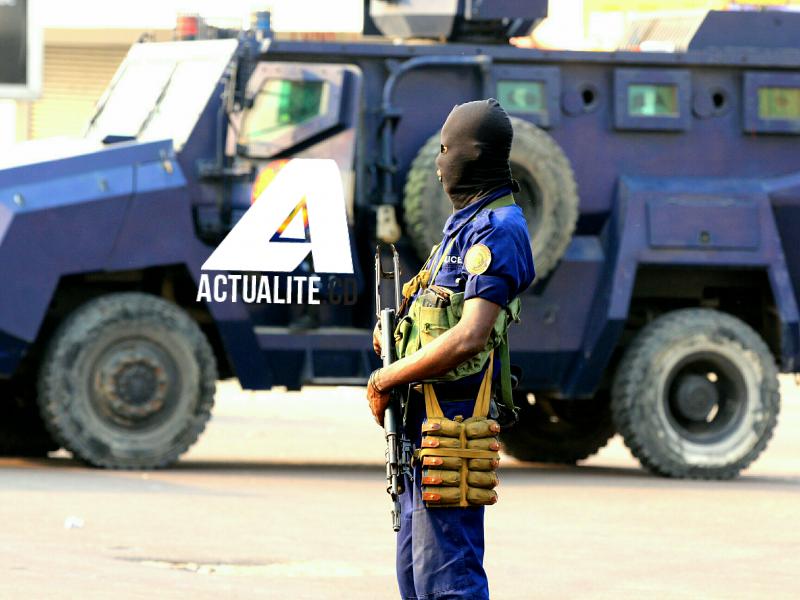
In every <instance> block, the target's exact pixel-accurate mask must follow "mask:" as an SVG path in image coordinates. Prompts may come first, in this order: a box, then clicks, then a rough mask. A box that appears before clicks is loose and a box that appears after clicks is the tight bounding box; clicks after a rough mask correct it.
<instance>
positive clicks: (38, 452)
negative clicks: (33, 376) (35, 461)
mask: <svg viewBox="0 0 800 600" xmlns="http://www.w3.org/2000/svg"><path fill="white" fill-rule="evenodd" d="M35 392H36V385H35V384H34V383H32V382H26V383H25V384H20V385H17V382H15V381H0V402H1V403H2V404H0V456H25V457H39V456H46V455H47V453H48V452H52V451H53V450H58V449H59V447H60V446H59V444H58V443H57V442H56V441H55V440H53V438H52V436H51V435H50V433H48V431H47V429H46V428H45V426H44V423H43V422H42V417H41V416H40V415H39V410H38V408H37V406H36V400H35V399H34V396H35Z"/></svg>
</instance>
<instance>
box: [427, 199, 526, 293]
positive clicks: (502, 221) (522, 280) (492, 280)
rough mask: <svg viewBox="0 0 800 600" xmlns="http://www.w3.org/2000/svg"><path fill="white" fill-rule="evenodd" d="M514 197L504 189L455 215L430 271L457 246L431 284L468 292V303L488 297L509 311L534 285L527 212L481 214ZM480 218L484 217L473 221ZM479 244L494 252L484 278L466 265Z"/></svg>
mask: <svg viewBox="0 0 800 600" xmlns="http://www.w3.org/2000/svg"><path fill="white" fill-rule="evenodd" d="M510 193H511V192H510V190H509V189H508V188H503V189H501V190H498V191H497V192H495V193H493V194H490V195H489V196H487V197H486V198H482V199H481V200H478V201H477V202H473V203H472V204H468V205H467V206H465V207H464V208H462V209H460V210H457V211H455V212H454V213H453V214H452V215H450V218H449V219H447V222H446V223H445V225H444V230H443V234H444V238H443V240H442V244H441V246H440V247H439V250H437V252H436V255H435V256H434V257H433V260H432V261H431V269H434V268H435V266H436V265H437V264H438V263H439V259H440V258H441V255H442V253H443V252H444V251H445V250H446V249H447V247H448V245H449V244H450V241H451V240H452V239H453V237H454V236H455V241H454V242H453V245H452V246H451V247H450V250H449V251H448V253H447V256H445V257H444V263H442V268H441V269H440V271H439V273H438V274H437V275H436V279H435V281H432V282H431V283H432V284H434V283H435V284H437V285H441V286H444V287H447V288H450V289H452V290H454V291H456V292H464V300H469V299H470V298H484V299H486V300H489V301H491V302H494V303H495V304H498V305H499V306H501V307H505V306H506V305H508V303H509V302H510V301H511V300H513V299H514V298H515V297H516V296H518V295H519V294H521V293H522V292H523V291H524V290H525V289H526V288H527V287H528V286H529V285H530V284H531V283H532V282H533V279H534V277H535V275H536V273H535V271H534V267H533V255H532V254H531V240H530V237H529V235H528V226H527V223H526V222H525V216H524V215H523V213H522V209H521V208H520V207H519V206H502V207H500V208H495V209H493V210H482V209H483V208H484V207H485V206H486V205H487V204H489V203H491V202H492V201H494V200H497V199H498V198H502V197H503V196H507V195H509V194H510ZM476 213H479V214H478V215H477V216H475V218H472V217H473V215H475V214H476ZM470 219H472V220H471V221H470ZM475 244H483V245H484V246H486V247H487V248H488V249H489V251H490V252H491V262H490V263H489V268H488V269H487V270H486V271H485V272H484V273H481V274H480V275H474V274H472V273H470V272H469V271H467V268H466V265H465V264H464V256H465V255H466V253H467V251H468V250H469V249H470V248H471V247H472V246H474V245H475Z"/></svg>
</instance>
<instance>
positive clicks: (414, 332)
mask: <svg viewBox="0 0 800 600" xmlns="http://www.w3.org/2000/svg"><path fill="white" fill-rule="evenodd" d="M428 294H434V292H433V291H431V290H424V291H423V292H421V293H420V294H419V295H418V296H417V298H416V299H415V300H414V302H413V303H412V304H411V306H410V308H409V311H408V314H407V315H406V316H404V317H403V318H402V319H401V320H400V322H399V323H398V324H397V327H396V328H395V350H396V351H397V357H398V358H403V357H404V356H408V355H409V354H413V353H414V352H416V351H417V350H419V349H420V348H421V347H422V346H424V345H425V344H428V343H430V342H431V341H432V340H434V339H436V338H437V337H439V336H440V335H441V334H443V333H444V332H445V331H447V330H449V329H452V328H453V327H455V325H456V324H457V323H458V322H459V320H461V315H462V314H463V312H464V292H454V293H451V294H450V304H449V305H447V306H432V304H435V300H434V299H433V298H428V297H427V296H426V295H428ZM520 307H521V303H520V301H519V298H514V300H512V301H511V302H510V303H509V304H508V306H507V307H506V309H505V310H503V311H502V312H501V313H500V314H499V315H498V317H497V320H496V321H495V325H494V328H493V329H492V332H491V334H490V335H489V340H488V341H487V343H486V346H485V347H484V349H483V350H481V351H480V352H479V353H478V354H476V355H475V356H473V357H472V358H470V359H468V360H466V361H464V362H463V363H461V364H460V365H458V366H457V367H456V368H455V369H453V370H451V371H448V372H447V373H445V374H444V375H441V376H439V377H437V378H436V379H432V380H429V381H456V380H458V379H463V378H464V377H468V376H470V375H474V374H475V373H479V372H480V371H481V370H482V369H483V367H484V365H485V364H486V361H487V360H488V358H489V354H490V353H491V352H492V351H493V350H494V349H495V348H496V347H498V346H499V345H500V344H501V343H502V341H503V337H504V336H505V332H506V330H507V329H508V325H509V323H510V322H511V321H518V320H519V312H520Z"/></svg>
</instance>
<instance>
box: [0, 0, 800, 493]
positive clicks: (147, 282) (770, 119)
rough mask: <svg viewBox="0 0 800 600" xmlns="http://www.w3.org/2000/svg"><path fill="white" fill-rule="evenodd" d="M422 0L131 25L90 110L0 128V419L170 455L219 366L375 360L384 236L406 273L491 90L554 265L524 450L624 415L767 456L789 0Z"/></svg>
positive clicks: (662, 459) (676, 462)
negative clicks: (638, 18) (640, 19)
mask: <svg viewBox="0 0 800 600" xmlns="http://www.w3.org/2000/svg"><path fill="white" fill-rule="evenodd" d="M521 4H525V7H524V9H520V8H519V6H518V5H521ZM416 6H417V3H414V2H412V3H397V2H389V1H381V0H375V1H374V2H373V3H372V17H373V21H374V25H375V26H377V27H378V28H379V29H380V31H382V32H383V34H384V35H383V36H365V37H364V40H363V41H358V42H347V43H343V42H337V41H296V40H280V39H274V38H272V37H271V36H270V35H268V34H267V35H259V33H258V32H251V33H247V34H240V35H238V36H237V37H236V38H233V39H214V40H194V41H180V42H171V43H163V44H156V43H142V44H137V45H135V46H134V47H133V48H132V49H131V51H130V53H129V55H128V57H127V59H126V60H125V61H124V63H123V64H122V66H121V67H120V69H119V71H118V73H117V74H116V76H115V77H114V79H113V81H112V83H111V85H110V87H109V89H108V91H107V92H106V93H105V95H104V96H103V97H102V98H101V100H100V102H99V103H98V108H97V113H96V115H95V116H94V118H93V119H92V121H91V123H89V125H88V127H87V129H86V134H85V136H84V137H83V138H82V139H78V140H71V141H61V140H45V141H36V142H29V143H26V144H23V145H21V146H20V147H19V148H16V149H14V150H13V151H11V152H9V153H7V154H6V155H5V156H3V157H2V159H0V163H1V164H0V401H2V404H0V414H2V419H0V450H2V451H3V452H4V453H15V454H41V453H43V452H46V451H48V450H51V449H54V448H58V447H64V448H66V449H68V450H69V451H71V452H72V453H73V454H74V455H75V456H76V457H78V458H80V459H82V460H84V461H86V462H88V463H90V464H93V465H97V466H102V467H112V468H154V467H162V466H165V465H169V464H171V463H173V462H174V461H175V460H177V459H178V457H179V456H180V454H181V453H182V452H184V451H185V450H186V449H187V448H188V447H189V446H190V445H191V444H192V443H193V442H194V441H195V440H196V439H197V437H198V436H199V434H200V433H201V432H202V430H203V428H204V426H205V424H206V422H207V420H208V419H209V416H210V413H211V409H212V405H213V398H214V389H215V381H216V380H217V379H219V378H226V377H237V378H238V380H239V381H240V383H241V385H242V386H243V387H244V388H246V389H269V388H270V387H272V386H286V387H287V388H289V389H299V388H300V387H301V386H303V385H342V384H345V385H360V384H363V383H365V382H366V378H367V376H368V374H369V373H370V371H371V370H372V369H373V368H375V367H376V366H377V365H378V359H377V357H375V356H374V355H373V353H372V349H371V343H370V340H371V331H372V326H373V323H374V318H375V313H374V305H373V301H374V297H373V292H374V291H373V289H372V284H371V281H372V278H371V271H372V260H373V253H374V248H375V243H376V241H378V240H382V241H390V242H396V245H397V247H398V249H399V252H400V255H401V262H402V268H403V270H404V272H405V274H406V275H407V276H410V275H412V274H413V273H415V272H416V270H417V269H418V268H419V266H420V263H421V261H422V260H423V259H424V258H425V257H426V256H427V254H428V252H429V250H430V247H431V245H432V244H434V243H435V242H437V241H438V240H439V238H440V235H441V228H442V225H443V223H444V221H445V219H446V218H447V216H448V210H449V203H448V202H447V200H446V197H445V196H444V193H443V191H442V189H441V186H440V184H439V183H438V181H437V178H436V175H435V167H434V158H435V157H436V154H437V152H438V151H439V141H438V127H439V126H440V124H441V123H442V122H443V121H444V119H445V117H446V116H447V114H448V112H449V111H450V109H451V108H452V107H453V105H454V104H457V103H461V102H465V101H469V100H473V99H476V98H483V97H488V96H494V97H496V98H498V99H499V100H500V102H501V103H502V104H503V106H504V107H505V108H506V110H507V111H508V112H509V114H510V115H511V116H512V118H513V123H514V128H515V140H514V147H513V149H512V155H511V161H512V167H513V172H514V175H515V177H516V179H518V180H519V182H520V184H521V188H522V191H521V193H520V194H519V195H518V196H517V202H518V203H519V204H520V205H521V206H522V207H523V209H524V211H525V213H526V215H527V218H528V222H529V227H530V233H531V239H532V247H533V253H534V258H535V261H536V267H537V281H536V282H535V284H534V285H533V286H532V288H531V289H530V290H529V291H528V292H527V293H526V294H525V295H524V297H523V298H522V303H523V311H522V317H523V320H522V323H521V325H518V326H515V327H513V328H512V329H511V333H510V335H511V337H510V345H511V349H512V355H511V356H512V362H513V371H514V375H515V378H516V381H517V386H516V390H515V394H516V396H515V399H516V402H517V404H518V405H519V407H520V409H521V421H520V423H519V424H518V425H517V426H516V427H514V428H512V429H509V430H508V431H507V432H505V433H504V435H503V441H504V444H505V449H506V452H508V453H509V454H511V455H513V456H515V457H517V458H519V459H521V460H530V461H541V462H565V463H571V462H575V461H578V460H581V459H583V458H585V457H587V456H589V455H591V454H592V453H594V452H595V451H597V450H598V449H599V448H600V447H602V446H603V445H604V444H605V443H606V442H607V441H608V439H609V438H610V437H611V436H613V435H614V434H615V433H616V432H619V433H620V434H621V435H622V436H623V438H624V440H625V443H626V444H627V445H628V447H629V448H630V450H631V451H632V453H633V454H634V455H635V456H636V457H637V458H638V459H639V460H640V461H641V463H642V464H643V465H644V466H645V467H646V468H647V469H649V470H651V471H652V472H654V473H657V474H660V475H664V476H673V477H698V478H729V477H733V476H735V475H736V474H737V473H738V472H739V471H740V470H741V469H743V468H744V467H746V466H747V465H748V464H749V463H750V462H751V461H753V460H754V459H755V458H756V457H757V456H758V455H759V453H760V452H761V451H762V450H763V449H764V448H765V447H766V445H767V442H768V441H769V438H770V436H771V435H772V431H773V429H774V427H775V425H776V421H777V417H778V410H779V403H780V399H779V392H778V378H777V377H778V373H779V372H784V373H791V372H796V371H797V370H798V364H799V361H800V330H799V329H798V308H797V298H798V294H800V243H798V236H799V235H800V153H799V152H798V142H799V141H800V137H798V136H800V70H799V69H798V65H800V46H799V45H798V40H800V15H797V14H779V13H753V14H744V13H715V12H712V13H710V14H709V15H708V17H707V19H706V20H705V22H704V23H703V24H702V26H701V27H700V29H699V30H698V31H697V33H696V35H695V36H694V38H693V40H692V42H691V44H690V46H689V49H688V50H687V51H686V52H681V53H675V54H666V53H637V52H616V53H602V52H596V53H595V52H567V51H542V50H536V49H524V48H518V47H514V46H512V45H510V44H508V39H509V38H510V37H511V36H514V35H522V34H525V33H527V32H528V31H529V30H530V28H531V27H532V26H533V24H534V23H535V21H536V20H537V19H538V18H540V17H542V16H544V14H545V8H544V7H545V2H544V1H543V0H542V1H536V2H526V3H511V2H495V3H492V2H479V1H477V0H466V1H465V2H456V1H455V0H437V1H436V2H426V3H424V8H423V10H422V11H421V12H414V11H415V10H416V9H415V7H416ZM397 38H409V39H405V41H404V43H402V44H398V43H396V41H397ZM417 38H424V39H417ZM285 242H288V243H285ZM276 249H277V250H278V251H276ZM450 267H452V268H460V265H451V266H449V267H448V268H450ZM287 410H291V409H290V408H287ZM332 410H333V407H332Z"/></svg>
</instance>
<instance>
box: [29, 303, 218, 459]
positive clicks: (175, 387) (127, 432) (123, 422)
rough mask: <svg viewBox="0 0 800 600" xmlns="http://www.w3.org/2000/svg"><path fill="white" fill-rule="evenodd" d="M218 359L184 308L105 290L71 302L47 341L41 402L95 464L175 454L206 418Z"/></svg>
mask: <svg viewBox="0 0 800 600" xmlns="http://www.w3.org/2000/svg"><path fill="white" fill-rule="evenodd" d="M216 379H217V367H216V362H215V358H214V354H213V352H212V350H211V346H210V345H209V344H208V341H207V340H206V338H205V336H204V335H203V333H202V332H201V331H200V328H199V327H198V326H197V324H196V323H195V322H194V321H193V320H192V319H191V318H189V316H188V315H187V314H186V313H185V312H184V311H183V310H181V309H180V308H178V307H177V306H175V305H174V304H171V303H170V302H167V301H166V300H163V299H161V298H157V297H155V296H150V295H147V294H141V293H137V292H127V293H118V294H110V295H107V296H102V297H100V298H97V299H95V300H92V301H90V302H87V303H86V304H84V305H83V306H81V307H80V308H78V309H77V310H75V312H73V313H72V314H71V315H70V316H69V317H68V318H67V319H66V320H65V321H64V322H63V323H62V324H61V326H60V327H59V328H58V330H57V331H56V333H55V334H54V336H53V338H52V340H51V341H50V344H49V346H48V348H47V351H46V354H45V358H44V360H43V362H42V365H41V370H40V376H39V407H40V410H41V412H42V417H43V419H44V421H45V424H46V425H47V427H48V428H49V430H50V432H51V433H52V434H53V436H54V437H55V438H56V439H57V440H58V441H59V442H60V443H61V444H62V445H63V446H64V447H65V448H67V449H68V450H70V451H71V452H72V453H73V454H74V455H75V456H76V457H78V458H80V459H81V460H83V461H85V462H87V463H89V464H92V465H94V466H98V467H108V468H116V469H150V468H158V467H164V466H167V465H170V464H172V463H174V462H175V461H176V460H177V459H178V457H179V456H180V455H181V454H182V453H183V452H185V451H186V449H188V448H189V446H191V445H192V444H193V443H194V442H195V441H196V440H197V438H198V436H199V435H200V433H201V432H202V431H203V429H204V428H205V425H206V422H207V421H208V419H209V417H210V415H211V407H212V406H213V404H214V390H215V385H216Z"/></svg>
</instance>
